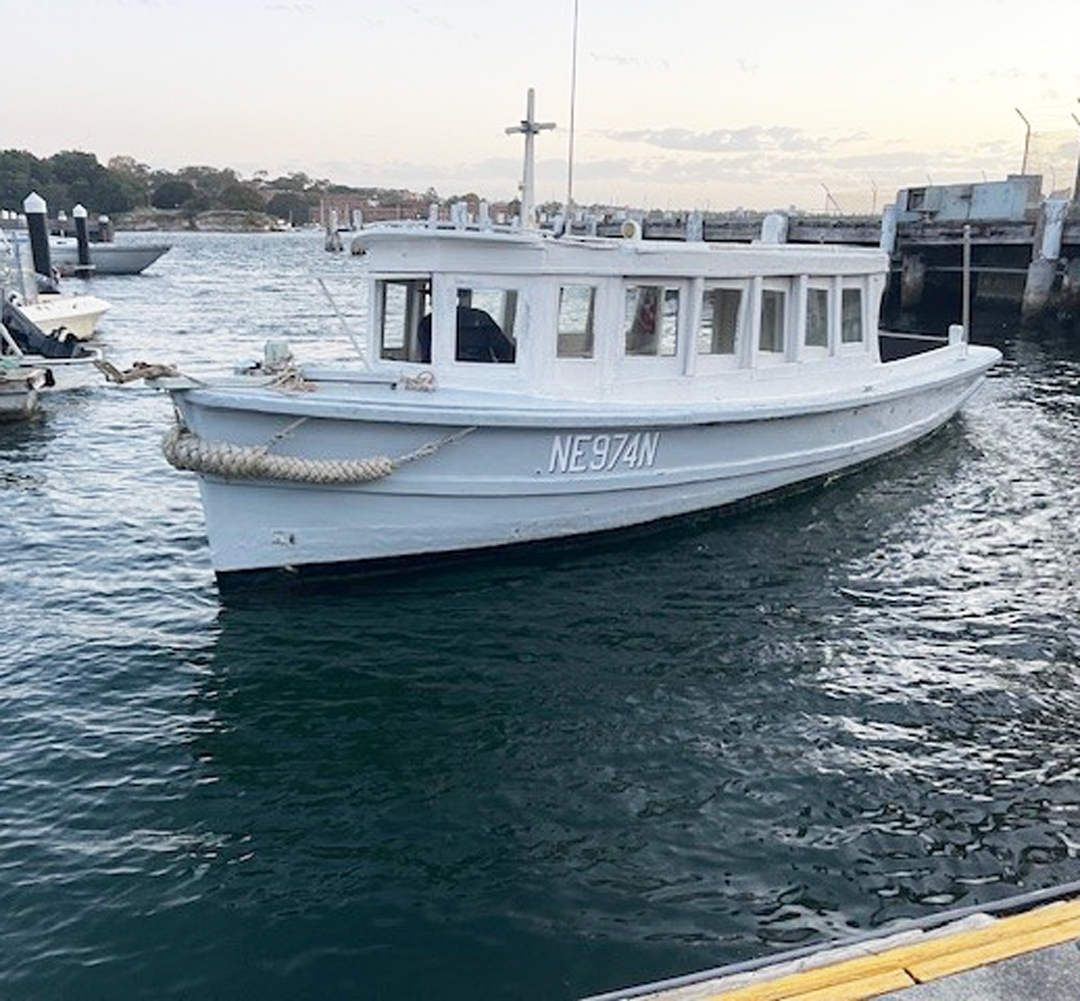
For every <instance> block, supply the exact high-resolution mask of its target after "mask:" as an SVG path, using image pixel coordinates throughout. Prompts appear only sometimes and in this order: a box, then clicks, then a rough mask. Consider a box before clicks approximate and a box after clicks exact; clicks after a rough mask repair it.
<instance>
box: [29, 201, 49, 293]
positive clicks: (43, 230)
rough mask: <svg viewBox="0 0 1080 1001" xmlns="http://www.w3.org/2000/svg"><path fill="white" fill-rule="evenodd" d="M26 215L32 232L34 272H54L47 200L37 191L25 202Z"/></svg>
mask: <svg viewBox="0 0 1080 1001" xmlns="http://www.w3.org/2000/svg"><path fill="white" fill-rule="evenodd" d="M23 212H24V213H25V214H26V228H27V229H28V230H29V232H30V253H31V256H32V257H33V259H34V271H35V272H37V273H38V274H39V275H49V274H50V273H51V272H52V260H51V257H50V255H49V226H48V219H47V213H48V206H47V205H46V203H45V199H44V198H42V197H41V195H39V194H38V193H37V192H36V191H31V192H30V194H28V195H27V196H26V199H25V200H24V201H23Z"/></svg>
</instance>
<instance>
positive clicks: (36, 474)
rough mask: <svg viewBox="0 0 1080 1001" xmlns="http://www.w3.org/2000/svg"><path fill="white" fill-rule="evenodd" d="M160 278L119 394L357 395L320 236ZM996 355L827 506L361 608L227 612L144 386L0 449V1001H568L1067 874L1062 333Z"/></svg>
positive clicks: (338, 284) (163, 422) (124, 340)
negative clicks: (228, 376)
mask: <svg viewBox="0 0 1080 1001" xmlns="http://www.w3.org/2000/svg"><path fill="white" fill-rule="evenodd" d="M126 238H127V239H132V240H137V239H141V238H142V237H138V236H129V237H126ZM146 239H147V240H148V241H150V242H153V241H154V240H157V239H158V237H157V236H156V235H148V236H147V237H146ZM169 239H170V241H171V242H173V244H174V247H173V250H172V251H170V253H169V254H167V255H166V256H165V257H163V258H162V259H161V260H160V261H159V262H158V263H157V264H156V265H155V266H154V268H153V269H152V270H151V271H150V272H149V273H147V274H146V275H144V276H141V277H138V278H108V277H99V278H95V279H93V280H92V281H91V282H90V288H91V291H92V292H93V293H94V294H95V295H99V296H101V297H103V298H105V299H107V300H109V301H111V302H112V303H113V310H112V312H110V313H109V314H108V315H107V316H106V318H105V320H104V321H103V323H102V326H101V339H102V340H103V341H104V342H105V344H106V345H107V347H108V350H109V355H110V358H111V359H112V360H113V362H114V363H115V364H117V366H118V367H121V368H123V367H126V366H127V365H129V364H131V363H132V362H134V361H136V360H140V361H148V362H173V363H176V364H177V365H179V367H180V368H181V369H183V370H184V371H187V372H191V373H195V374H197V373H198V372H199V371H202V370H206V369H208V368H215V367H221V366H223V365H231V364H232V362H233V361H235V360H239V359H242V358H249V357H252V358H253V357H258V356H259V354H260V353H261V350H262V345H263V342H264V341H265V340H266V339H267V338H269V337H285V338H287V339H288V340H289V341H290V342H291V344H292V346H293V349H294V351H295V353H296V354H297V355H298V356H300V357H302V358H312V357H317V358H320V359H330V358H334V357H345V356H348V354H349V352H350V351H351V347H350V345H349V343H348V340H347V338H346V337H345V336H344V334H343V329H342V325H341V323H340V322H339V318H338V316H337V315H336V311H340V312H341V313H342V314H343V316H344V317H345V318H346V322H348V317H355V316H356V315H358V314H359V312H360V311H361V309H362V302H361V301H360V299H359V297H358V295H357V292H356V290H355V288H353V287H352V286H351V285H350V282H349V276H350V274H351V273H352V272H353V271H354V270H355V268H356V262H355V261H353V260H351V259H349V257H348V256H347V255H331V254H327V253H325V252H324V251H323V250H322V244H321V237H320V236H319V234H314V233H291V234H266V235H212V234H177V235H171V236H170V238H169ZM318 277H322V278H323V279H324V280H325V282H326V285H327V288H328V289H329V290H330V293H331V296H332V297H333V302H334V307H332V306H331V304H330V302H328V300H327V298H326V297H325V296H324V295H323V293H322V291H321V290H320V288H319V286H318V284H317V281H316V279H317V278H318ZM73 287H75V283H73V282H69V283H68V288H69V289H70V288H73ZM987 333H988V335H989V336H991V337H992V338H994V339H995V343H998V344H999V346H1001V347H1003V349H1004V351H1005V354H1006V360H1005V362H1004V363H1003V364H1002V365H1001V366H1000V368H999V369H998V370H997V371H996V372H995V373H994V374H993V377H992V378H991V379H990V380H989V381H988V383H987V385H986V386H985V387H984V388H983V390H982V391H981V392H980V394H979V395H978V397H977V398H976V399H975V400H974V401H973V402H972V403H971V404H969V406H968V407H967V408H966V410H965V412H964V414H963V415H962V417H961V418H959V419H958V420H956V421H954V422H952V423H951V424H950V425H949V426H948V427H946V428H945V429H944V430H943V431H942V432H941V433H939V434H938V435H936V436H935V437H934V438H932V439H931V440H929V441H927V442H925V443H923V444H921V445H920V446H918V447H917V448H915V449H912V450H910V451H908V452H906V453H904V454H902V455H900V456H897V457H894V458H892V459H890V460H887V461H884V462H881V463H879V464H877V465H875V466H873V467H871V468H868V469H864V470H862V471H860V472H858V473H856V474H854V475H852V476H850V477H846V478H843V479H840V480H838V481H836V482H834V483H831V484H829V485H827V486H825V487H822V488H818V489H814V490H812V491H809V492H806V493H803V494H800V495H797V496H794V497H790V498H788V499H785V500H783V501H780V502H778V503H775V504H772V505H769V506H767V507H762V508H758V509H754V510H751V511H747V512H743V513H740V514H735V515H730V516H726V517H716V516H713V517H703V518H698V519H695V520H692V521H685V522H681V523H679V524H678V525H675V526H672V527H669V528H667V529H665V530H663V531H657V532H654V533H648V534H643V535H637V536H633V537H624V538H621V539H615V540H607V541H605V542H603V543H598V544H592V545H588V546H580V547H577V546H575V547H568V548H566V549H565V550H562V551H559V552H548V553H546V554H544V555H529V556H521V557H516V556H512V555H507V556H505V558H500V559H499V560H497V561H494V562H492V563H489V564H482V565H474V566H468V567H458V568H451V569H443V570H440V571H438V572H433V571H429V572H425V573H424V574H423V575H417V576H410V577H404V578H400V579H391V580H383V581H380V582H379V583H378V584H377V585H371V584H363V583H359V582H352V583H350V582H337V583H334V584H323V585H320V586H317V587H305V588H301V589H293V590H275V591H270V592H253V593H247V594H242V595H237V596H222V595H220V594H219V592H218V589H217V586H216V584H215V582H214V578H213V575H212V573H211V571H210V569H209V560H208V553H207V548H206V542H205V538H204V535H203V526H202V520H201V511H200V508H199V504H198V498H197V490H196V486H195V482H194V480H193V478H192V477H190V476H188V475H185V474H180V473H178V472H176V471H175V470H173V469H172V468H171V467H169V466H168V465H167V464H166V463H165V461H164V459H163V458H162V457H161V454H160V450H159V442H160V438H161V436H162V434H163V433H164V432H165V431H166V429H167V428H168V426H169V424H170V421H171V413H170V407H169V403H168V399H167V397H165V396H164V395H162V394H158V393H156V392H154V391H153V390H151V389H148V388H146V387H145V386H142V385H141V384H136V385H131V386H125V387H113V386H106V385H105V384H104V382H103V383H102V384H101V385H100V386H98V387H94V388H91V389H88V390H85V391H80V392H76V393H73V394H70V395H68V396H65V397H57V398H50V399H47V400H46V402H45V405H44V407H43V413H42V415H41V416H40V418H39V419H37V420H35V421H33V422H31V423H28V424H24V425H11V426H6V427H0V489H2V497H3V505H4V506H3V511H4V517H3V520H2V523H0V540H2V546H3V548H2V552H3V574H2V577H0V580H2V589H0V593H2V595H3V607H4V627H3V630H2V634H0V635H2V640H0V997H3V998H5V999H21V998H33V999H51V998H72V997H81V998H106V997H109V998H120V997H123V998H155V999H161V998H188V997H202V998H219V997H220V998H226V997H228V998H232V997H250V996H259V997H262V998H265V999H278V998H280V999H289V1001H295V999H300V998H309V997H311V998H314V997H331V998H338V997H348V998H363V999H369V998H370V999H387V1001H404V999H412V998H418V997H425V996H439V997H440V998H443V999H476V998H485V999H497V998H505V999H558V1001H563V999H573V998H578V997H581V996H583V995H586V994H589V993H593V992H599V991H603V990H609V989H613V988H615V987H619V986H622V985H626V984H632V983H635V982H641V981H645V980H654V979H658V978H660V977H666V976H673V975H677V974H683V973H688V972H691V971H694V970H698V969H703V968H708V967H713V966H717V965H720V964H723V963H730V962H734V961H737V960H742V959H748V958H751V957H754V956H759V955H762V954H766V953H768V952H770V951H774V950H781V949H785V948H790V947H791V946H794V945H799V944H807V943H810V942H813V941H817V940H821V939H825V938H830V937H833V936H838V935H843V934H845V933H850V932H854V931H859V930H866V929H870V928H874V927H878V926H881V925H882V924H884V923H887V922H889V921H892V920H895V919H900V918H906V917H919V916H924V915H927V914H929V913H931V912H933V911H936V910H938V909H942V908H945V907H952V906H962V905H968V904H976V903H985V902H989V901H992V900H994V899H998V898H1001V897H1005V896H1008V895H1011V894H1014V893H1017V892H1021V891H1024V890H1033V889H1037V888H1040V887H1045V886H1051V885H1054V884H1056V883H1061V882H1065V881H1069V880H1074V879H1076V878H1077V877H1078V876H1080V867H1078V864H1077V851H1078V849H1080V774H1078V771H1077V761H1078V760H1080V652H1078V651H1080V594H1078V589H1077V580H1078V579H1080V533H1078V515H1077V511H1078V510H1080V479H1078V477H1077V474H1076V470H1077V466H1078V463H1080V347H1078V345H1080V337H1078V334H1077V332H1076V331H1067V332H1056V333H1043V334H1025V335H1021V334H1020V333H1019V332H1017V331H1015V330H1013V329H1012V328H1011V327H1008V326H1006V327H1004V328H1000V327H999V328H995V329H994V330H992V331H988V332H987Z"/></svg>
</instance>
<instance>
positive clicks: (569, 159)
mask: <svg viewBox="0 0 1080 1001" xmlns="http://www.w3.org/2000/svg"><path fill="white" fill-rule="evenodd" d="M577 36H578V0H574V34H573V45H572V48H571V55H570V142H569V146H568V149H567V154H566V212H565V215H566V232H570V213H571V211H572V210H573V207H574V111H575V107H576V105H577Z"/></svg>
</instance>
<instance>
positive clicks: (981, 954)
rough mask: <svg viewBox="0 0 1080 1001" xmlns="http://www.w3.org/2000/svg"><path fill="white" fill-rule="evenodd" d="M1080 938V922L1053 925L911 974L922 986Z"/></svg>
mask: <svg viewBox="0 0 1080 1001" xmlns="http://www.w3.org/2000/svg"><path fill="white" fill-rule="evenodd" d="M1077 936H1080V918H1074V919H1073V920H1072V921H1065V922H1063V923H1061V924H1057V925H1051V926H1050V927H1049V928H1039V929H1037V930H1036V931H1031V932H1027V933H1026V934H1024V935H1012V936H1010V937H1008V938H1005V939H1002V940H1001V941H998V942H990V943H988V944H987V945H984V946H980V947H977V948H974V949H964V950H963V951H962V952H957V953H952V954H950V955H946V956H939V957H938V958H937V959H928V960H926V962H923V963H912V964H911V965H910V966H909V967H908V970H909V971H910V973H911V975H912V976H913V977H914V978H915V979H916V980H918V981H920V982H921V981H923V980H937V979H938V978H939V977H947V976H948V975H949V974H950V973H959V972H960V971H961V970H972V969H974V968H975V967H977V966H986V965H988V964H989V963H996V962H997V961H998V960H1000V959H1009V958H1010V957H1012V956H1020V955H1022V954H1023V953H1025V952H1034V951H1035V950H1036V949H1046V948H1049V947H1050V946H1052V945H1061V943H1062V942H1068V941H1069V940H1070V939H1074V938H1076V937H1077Z"/></svg>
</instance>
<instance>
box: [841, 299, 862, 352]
mask: <svg viewBox="0 0 1080 1001" xmlns="http://www.w3.org/2000/svg"><path fill="white" fill-rule="evenodd" d="M840 339H841V340H842V341H843V342H844V343H845V344H858V343H859V342H860V341H861V340H862V339H863V309H862V289H861V288H846V289H844V295H843V299H842V301H841V304H840Z"/></svg>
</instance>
